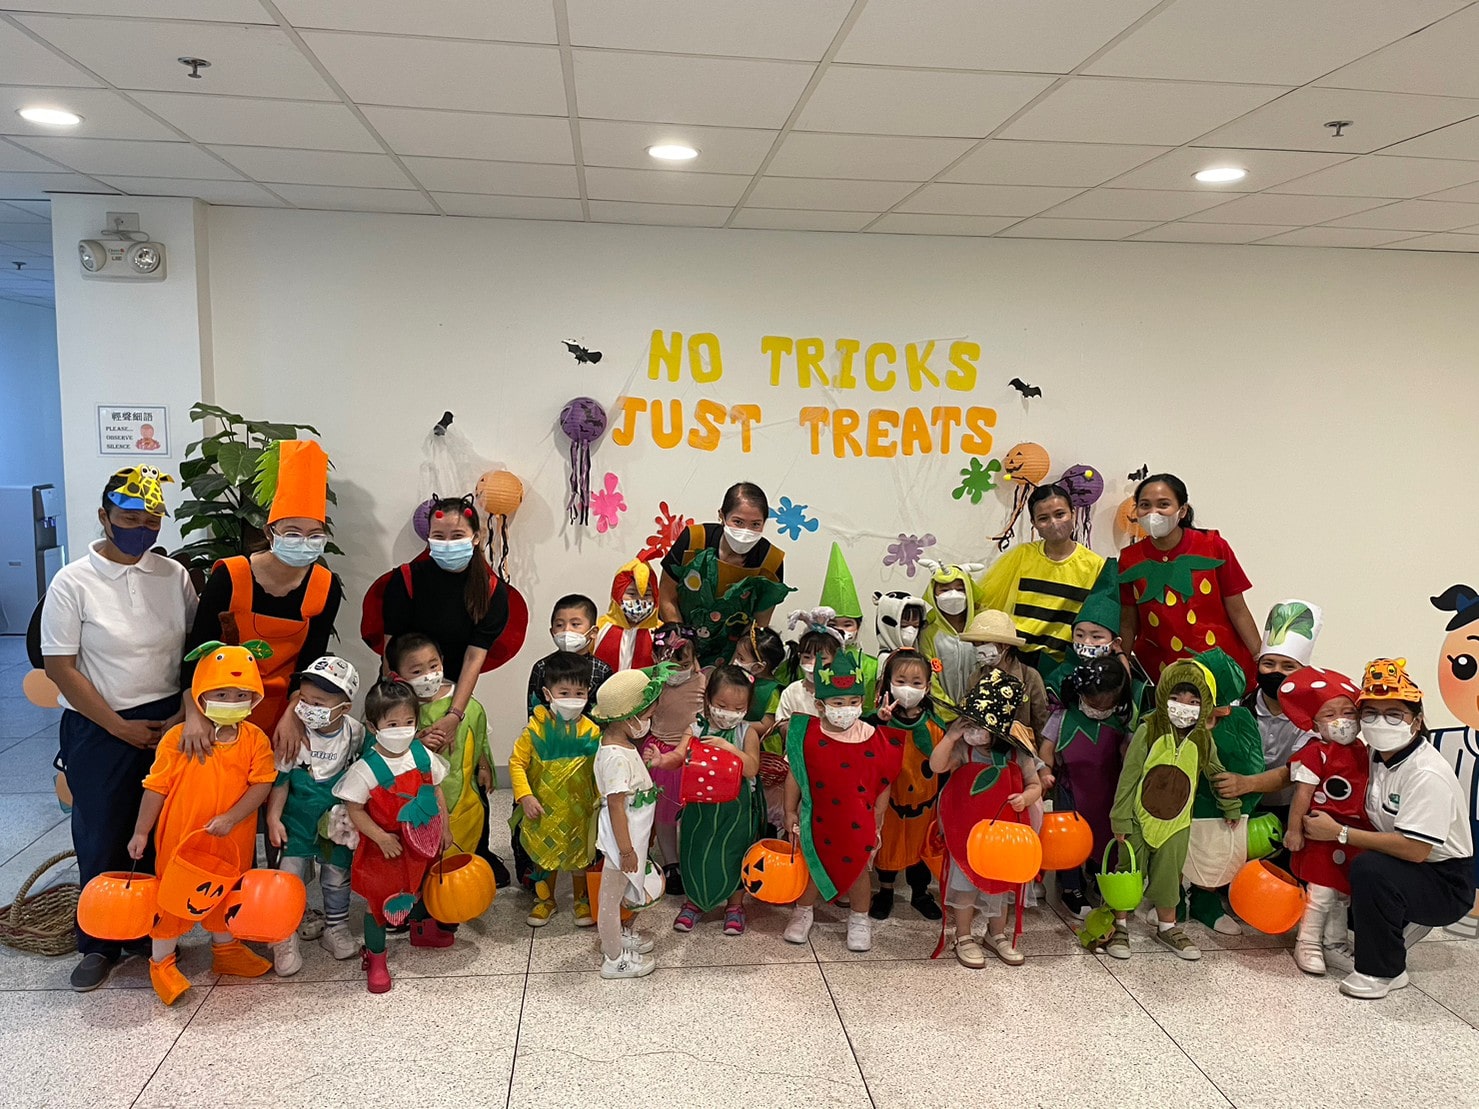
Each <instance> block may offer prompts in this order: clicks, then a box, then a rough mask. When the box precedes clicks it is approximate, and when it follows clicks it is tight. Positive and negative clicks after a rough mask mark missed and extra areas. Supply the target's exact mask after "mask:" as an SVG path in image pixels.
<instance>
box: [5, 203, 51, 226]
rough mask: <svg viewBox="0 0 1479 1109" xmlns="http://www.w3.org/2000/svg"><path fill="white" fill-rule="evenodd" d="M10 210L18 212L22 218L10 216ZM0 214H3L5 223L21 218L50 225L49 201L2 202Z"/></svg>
mask: <svg viewBox="0 0 1479 1109" xmlns="http://www.w3.org/2000/svg"><path fill="white" fill-rule="evenodd" d="M12 208H13V209H15V211H17V212H20V213H21V214H22V216H21V217H17V216H14V215H12V214H11V212H10V209H12ZM0 213H3V214H4V218H5V220H6V222H7V223H8V222H11V221H13V220H15V219H17V218H23V217H24V218H30V219H33V220H43V221H45V222H46V223H50V222H51V202H50V201H49V200H4V201H0Z"/></svg>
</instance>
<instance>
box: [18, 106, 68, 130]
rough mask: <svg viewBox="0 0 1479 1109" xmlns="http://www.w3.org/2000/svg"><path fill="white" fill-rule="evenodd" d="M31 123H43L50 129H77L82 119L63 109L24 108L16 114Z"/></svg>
mask: <svg viewBox="0 0 1479 1109" xmlns="http://www.w3.org/2000/svg"><path fill="white" fill-rule="evenodd" d="M15 114H16V115H18V116H20V117H21V118H22V119H24V120H26V121H27V122H29V123H41V124H45V125H46V126H48V127H76V126H77V125H78V124H79V123H81V122H82V117H81V116H80V115H78V114H77V113H76V112H69V111H67V110H65V109H63V108H22V109H20V111H18V112H16V113H15Z"/></svg>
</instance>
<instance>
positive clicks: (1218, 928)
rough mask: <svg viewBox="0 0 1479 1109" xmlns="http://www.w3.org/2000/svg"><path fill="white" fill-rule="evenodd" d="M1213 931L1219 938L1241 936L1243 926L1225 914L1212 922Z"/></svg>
mask: <svg viewBox="0 0 1479 1109" xmlns="http://www.w3.org/2000/svg"><path fill="white" fill-rule="evenodd" d="M1212 931H1214V932H1216V933H1217V934H1218V935H1219V936H1241V935H1242V934H1243V926H1242V925H1241V924H1239V923H1238V922H1237V921H1236V920H1235V919H1234V918H1233V917H1231V916H1229V915H1228V914H1227V913H1223V914H1222V915H1221V916H1219V917H1218V918H1217V919H1216V920H1214V921H1213V922H1212Z"/></svg>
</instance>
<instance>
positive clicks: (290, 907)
mask: <svg viewBox="0 0 1479 1109" xmlns="http://www.w3.org/2000/svg"><path fill="white" fill-rule="evenodd" d="M307 907H308V890H307V889H306V888H305V887H304V885H303V880H302V879H301V878H299V877H298V876H297V875H296V874H289V873H288V872H287V871H285V870H248V871H247V872H246V873H245V874H243V875H242V876H241V877H240V878H238V879H237V880H236V882H235V883H234V884H233V885H232V887H231V889H229V890H227V891H226V896H225V898H223V899H222V901H221V903H220V905H219V906H218V907H217V909H216V911H215V912H213V913H212V914H211V915H210V918H209V919H208V920H206V922H205V927H206V930H207V931H210V932H230V933H231V934H232V935H233V936H235V937H236V938H237V939H239V940H246V941H247V942H249V943H282V941H283V940H285V939H287V938H288V937H289V936H291V935H292V934H293V933H294V932H295V931H297V929H298V925H299V924H300V923H302V920H303V911H304V910H305V909H306V908H307Z"/></svg>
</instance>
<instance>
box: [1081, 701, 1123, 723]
mask: <svg viewBox="0 0 1479 1109" xmlns="http://www.w3.org/2000/svg"><path fill="white" fill-rule="evenodd" d="M1078 711H1079V712H1081V713H1083V714H1084V715H1085V716H1087V717H1088V718H1089V719H1090V720H1108V719H1109V718H1110V717H1111V716H1113V715H1114V709H1091V708H1090V707H1089V706H1088V705H1086V704H1084V703H1083V702H1082V701H1080V702H1079V706H1078Z"/></svg>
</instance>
